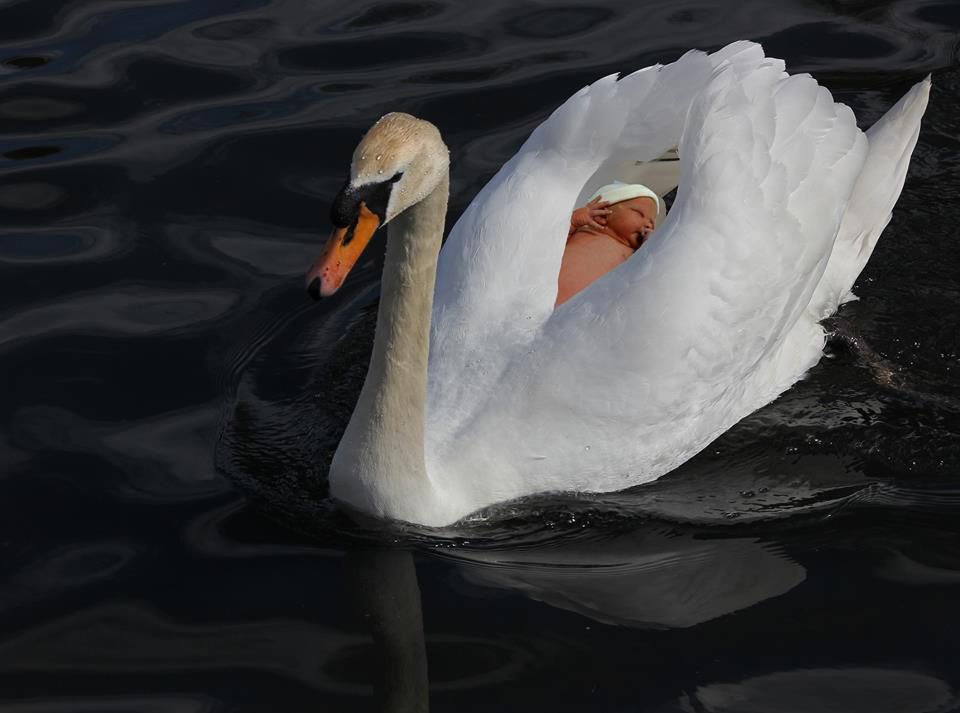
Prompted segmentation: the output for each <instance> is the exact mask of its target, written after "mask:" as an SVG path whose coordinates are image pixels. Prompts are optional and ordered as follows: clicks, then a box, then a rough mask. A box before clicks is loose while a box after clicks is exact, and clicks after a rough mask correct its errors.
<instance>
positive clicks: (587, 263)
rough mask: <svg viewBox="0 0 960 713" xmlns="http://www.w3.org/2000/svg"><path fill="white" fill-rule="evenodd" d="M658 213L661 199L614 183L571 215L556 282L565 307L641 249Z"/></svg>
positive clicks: (635, 185)
mask: <svg viewBox="0 0 960 713" xmlns="http://www.w3.org/2000/svg"><path fill="white" fill-rule="evenodd" d="M659 214H660V198H659V197H658V196H657V194H656V193H654V192H653V191H652V190H650V189H649V188H647V187H646V186H643V185H640V184H639V183H632V184H631V183H620V182H616V183H611V184H609V185H606V186H604V187H603V188H601V189H599V190H598V191H597V192H596V193H594V194H593V196H592V197H591V198H590V200H589V202H588V203H587V204H586V205H585V206H583V207H582V208H577V209H576V210H575V211H573V215H572V216H571V218H570V232H569V234H568V236H567V247H566V249H565V250H564V253H563V261H562V262H561V264H560V277H559V279H558V281H557V302H556V303H557V304H558V305H560V304H563V303H564V302H566V301H567V300H568V299H570V298H571V297H573V296H574V295H575V294H577V293H578V292H579V291H580V290H582V289H583V288H585V287H586V286H587V285H589V284H590V283H591V282H593V281H594V280H596V279H597V278H598V277H601V276H603V275H605V274H607V273H608V272H610V270H612V269H613V268H615V267H616V266H617V265H619V264H620V263H622V262H624V261H625V260H626V259H627V258H629V257H630V256H631V255H633V253H634V252H636V251H637V249H638V248H639V247H640V246H641V245H643V243H644V242H645V241H646V239H647V238H648V237H649V236H650V233H652V232H653V228H654V226H655V224H656V219H657V216H658V215H659Z"/></svg>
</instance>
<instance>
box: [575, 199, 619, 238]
mask: <svg viewBox="0 0 960 713" xmlns="http://www.w3.org/2000/svg"><path fill="white" fill-rule="evenodd" d="M601 198H602V196H597V197H596V198H594V199H593V200H592V201H590V202H589V203H587V204H586V205H585V206H583V207H582V208H577V209H576V210H575V211H573V215H572V216H570V228H571V229H572V230H576V229H577V228H582V227H583V226H585V225H588V226H590V227H591V228H596V229H597V230H600V229H601V228H603V226H605V225H606V224H607V216H608V215H610V213H612V212H613V211H611V210H610V208H609V206H610V204H609V203H608V202H607V201H605V200H601Z"/></svg>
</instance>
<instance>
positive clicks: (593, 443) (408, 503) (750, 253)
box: [307, 42, 930, 526]
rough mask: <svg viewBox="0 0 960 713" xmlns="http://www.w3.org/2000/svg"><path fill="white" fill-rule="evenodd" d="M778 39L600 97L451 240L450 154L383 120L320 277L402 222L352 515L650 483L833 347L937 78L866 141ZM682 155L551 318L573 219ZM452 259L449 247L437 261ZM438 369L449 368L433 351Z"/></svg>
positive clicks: (393, 120) (601, 85) (437, 513)
mask: <svg viewBox="0 0 960 713" xmlns="http://www.w3.org/2000/svg"><path fill="white" fill-rule="evenodd" d="M783 70H784V65H783V62H782V61H780V60H777V59H772V58H767V57H765V56H764V54H763V51H762V48H761V47H760V46H759V45H756V44H753V43H748V42H738V43H734V44H733V45H730V46H728V47H726V48H724V49H723V50H721V51H719V52H716V53H714V54H712V55H706V54H703V53H700V52H690V53H688V54H686V55H684V56H683V57H682V58H681V59H679V60H678V61H676V62H674V63H673V64H670V65H666V66H654V67H648V68H646V69H643V70H640V71H638V72H635V73H633V74H630V75H628V76H626V77H623V78H622V79H619V80H618V79H617V78H616V77H615V76H610V77H605V78H604V79H601V80H599V81H597V82H595V83H594V84H592V85H590V86H588V87H586V88H584V89H583V90H581V91H580V92H578V93H577V94H575V95H574V96H573V97H571V98H570V99H569V100H568V101H567V102H565V103H564V104H563V105H562V106H561V107H559V108H558V109H557V110H556V111H554V113H553V114H552V115H551V116H550V117H549V118H548V119H547V120H546V121H545V122H544V123H543V124H542V125H541V126H539V127H538V128H537V129H536V130H535V131H534V132H533V134H532V135H531V136H530V138H529V139H528V140H527V141H526V143H525V144H524V145H523V147H522V148H521V149H520V150H519V152H518V153H517V155H516V156H514V157H513V158H512V159H511V160H510V161H509V162H508V163H507V164H506V165H505V166H504V167H503V168H502V169H501V170H500V171H499V173H497V175H496V176H495V177H494V178H493V179H492V180H491V181H490V182H489V183H488V184H487V186H486V187H485V188H484V189H483V190H482V191H481V192H480V194H479V195H478V196H477V197H476V199H475V200H474V201H473V203H472V204H471V205H470V207H469V208H468V209H467V210H466V212H465V213H464V214H463V216H462V217H461V218H460V220H459V221H458V222H457V224H456V225H455V226H454V228H453V230H452V231H451V234H450V236H449V239H448V240H447V242H446V244H445V245H444V248H443V250H442V251H440V244H441V239H442V233H443V223H444V214H445V211H446V204H447V194H448V153H447V149H446V146H445V145H444V144H443V142H442V140H441V138H440V135H439V132H438V131H437V129H436V128H435V127H434V126H433V125H432V124H429V123H428V122H425V121H421V120H419V119H415V118H413V117H411V116H409V115H405V114H388V115H387V116H385V117H383V118H382V119H381V120H380V121H378V122H377V123H376V124H375V125H374V126H373V128H372V129H370V131H369V132H368V133H367V135H366V136H365V137H364V138H363V140H362V141H361V143H360V145H359V146H358V148H357V150H356V152H355V153H354V156H353V163H352V166H351V172H350V178H349V181H348V184H347V186H346V187H345V188H344V190H343V191H342V192H341V193H340V194H339V195H338V196H337V198H336V200H335V202H334V209H333V217H334V223H335V224H336V225H337V226H338V228H337V230H336V231H335V232H334V234H333V236H332V237H331V239H330V241H329V242H328V244H327V248H326V249H325V251H324V254H323V255H322V256H321V258H320V259H319V260H318V261H317V263H315V265H314V267H313V268H312V269H311V271H310V273H309V274H308V276H307V281H308V285H310V288H311V291H312V292H314V293H319V294H322V295H328V294H331V293H332V292H334V291H335V290H336V289H337V288H338V287H339V286H340V284H341V283H342V281H343V279H344V277H345V276H346V273H347V272H348V271H349V269H350V267H351V266H352V265H353V263H354V262H355V261H356V259H357V257H358V256H359V254H360V251H361V250H362V249H363V246H364V245H365V244H366V241H367V240H368V239H369V236H370V234H371V233H372V232H373V231H374V230H375V229H376V227H377V226H378V224H381V223H385V222H388V221H389V222H390V229H389V234H388V240H387V254H386V264H385V267H384V273H383V282H382V287H381V301H380V307H379V315H378V323H377V330H376V337H375V342H374V345H373V353H372V356H371V361H370V367H369V370H368V373H367V378H366V381H365V383H364V386H363V390H362V392H361V394H360V397H359V401H358V403H357V405H356V408H355V410H354V412H353V415H352V417H351V419H350V423H349V425H348V427H347V430H346V432H345V434H344V436H343V438H342V440H341V442H340V445H339V447H338V449H337V451H336V454H335V456H334V458H333V461H332V464H331V467H330V488H331V493H332V495H333V497H334V498H335V499H337V500H338V501H340V502H342V503H344V504H346V505H348V506H350V507H352V508H355V509H358V510H361V511H363V512H366V513H369V514H373V515H376V516H379V517H385V518H392V519H398V520H404V521H408V522H413V523H420V524H424V525H431V526H439V525H445V524H449V523H452V522H455V521H456V520H458V519H460V518H462V517H464V516H465V515H467V514H469V513H471V512H473V511H475V510H477V509H480V508H482V507H484V506H487V505H490V504H492V503H496V502H500V501H504V500H508V499H511V498H516V497H519V496H524V495H530V494H533V493H538V492H547V491H593V492H599V491H613V490H620V489H623V488H628V487H631V486H635V485H638V484H641V483H646V482H649V481H651V480H654V479H656V478H658V477H660V476H661V475H663V474H665V473H667V472H668V471H670V470H671V469H673V468H675V467H676V466H678V465H680V464H681V463H683V462H684V461H685V460H687V459H688V458H690V457H691V456H693V455H694V454H696V453H697V452H698V451H700V450H701V449H702V448H704V447H705V446H706V445H707V444H708V443H710V441H711V440H713V439H714V438H716V437H717V436H718V435H719V434H721V433H722V432H723V431H724V430H726V429H728V428H729V427H730V426H732V425H733V424H734V423H736V422H737V421H738V420H740V419H741V418H743V417H744V416H746V415H747V414H749V413H750V412H752V411H754V410H755V409H757V408H759V407H760V406H763V405H764V404H766V403H768V402H769V401H771V400H772V399H773V398H775V397H776V396H777V395H778V394H780V393H781V392H782V391H784V390H785V389H786V388H788V387H789V386H790V385H791V384H793V383H794V382H795V381H796V380H797V379H799V378H800V377H801V376H802V375H803V373H804V372H805V371H806V370H807V369H809V368H810V367H811V366H813V365H814V364H815V363H816V362H817V361H818V360H819V358H820V355H821V349H822V346H823V342H824V332H823V330H822V329H821V327H820V326H819V324H818V320H820V319H822V318H823V317H825V316H827V315H828V314H830V313H831V312H832V311H834V310H835V309H836V308H837V306H838V304H840V303H841V302H843V301H844V300H846V299H849V298H850V288H851V287H852V285H853V282H854V280H855V278H856V277H857V275H858V274H859V272H860V270H861V269H862V268H863V266H864V264H865V263H866V261H867V259H868V258H869V256H870V253H871V251H872V250H873V247H874V245H875V244H876V240H877V238H878V236H879V234H880V232H881V231H882V229H883V228H884V227H885V225H886V224H887V222H888V221H889V218H890V211H891V209H892V207H893V204H894V203H895V201H896V199H897V197H898V196H899V194H900V190H901V188H902V185H903V180H904V176H905V174H906V170H907V165H908V163H909V158H910V155H911V153H912V151H913V147H914V145H915V143H916V140H917V133H918V130H919V123H920V117H921V116H922V114H923V112H924V109H925V107H926V102H927V97H928V95H929V89H930V82H929V79H927V80H925V81H924V82H921V83H920V84H918V85H917V86H915V87H914V88H913V89H912V90H911V91H910V92H909V93H908V94H907V95H906V96H905V97H904V98H903V99H902V100H901V101H900V102H899V103H898V104H897V105H896V106H895V107H894V108H893V109H892V110H891V111H890V112H888V113H887V114H886V115H885V116H884V117H883V118H882V119H881V120H880V121H879V122H878V123H877V124H876V125H875V126H874V127H873V128H872V129H871V130H870V131H869V132H868V133H867V134H866V136H865V135H864V134H863V133H862V132H861V131H860V130H859V129H858V128H857V126H856V122H855V119H854V116H853V113H852V112H851V111H850V109H849V108H848V107H846V106H844V105H842V104H836V103H834V101H833V99H832V97H831V96H830V93H829V92H828V91H827V90H826V89H823V88H822V87H820V86H818V84H817V83H816V82H815V81H814V80H813V79H812V78H811V77H809V76H807V75H797V76H788V75H787V74H785V73H784V71H783ZM678 144H679V153H680V157H681V174H680V175H681V180H680V186H679V191H678V195H677V199H676V202H675V204H674V207H673V209H672V211H671V212H670V214H669V215H668V216H667V219H666V220H665V222H664V223H663V224H662V225H661V227H660V228H659V229H658V230H657V231H656V232H655V233H654V235H653V236H652V237H651V238H650V240H649V241H648V242H647V244H646V245H645V246H644V248H643V249H642V250H640V251H638V252H637V253H636V254H635V255H634V256H633V257H632V258H631V259H630V260H628V261H627V262H625V263H624V264H623V265H621V266H620V267H618V268H617V269H615V270H613V271H612V272H610V273H608V274H607V275H605V276H604V277H603V278H601V279H600V280H598V281H596V282H595V283H593V284H592V285H590V286H589V287H588V288H587V289H586V290H584V291H583V292H581V293H579V294H578V295H576V296H575V297H574V298H573V299H571V300H570V301H569V302H567V303H565V304H564V305H562V306H561V307H560V308H558V309H557V310H556V311H554V309H553V306H554V300H555V297H556V290H557V275H558V271H559V267H560V259H561V256H562V253H563V249H564V241H565V236H566V233H567V225H568V220H569V216H570V211H571V210H572V208H573V207H574V204H575V201H576V200H577V198H578V196H582V195H584V194H585V193H587V192H589V191H590V190H592V189H593V188H594V187H595V186H597V185H600V184H602V183H604V182H606V181H607V180H609V179H610V178H615V177H616V176H611V175H609V170H610V169H609V167H610V166H612V165H615V164H617V163H618V162H620V161H622V159H623V157H624V156H629V157H630V158H631V159H633V160H641V161H643V160H652V159H654V158H656V157H658V156H660V155H662V154H663V153H664V152H665V151H667V150H669V149H670V148H671V147H674V146H677V145H678ZM438 253H439V256H438ZM428 357H429V363H428Z"/></svg>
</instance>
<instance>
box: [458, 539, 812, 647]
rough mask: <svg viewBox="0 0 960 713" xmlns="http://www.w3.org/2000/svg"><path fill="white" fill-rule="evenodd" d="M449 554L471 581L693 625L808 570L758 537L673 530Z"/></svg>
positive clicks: (581, 610)
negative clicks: (532, 547)
mask: <svg viewBox="0 0 960 713" xmlns="http://www.w3.org/2000/svg"><path fill="white" fill-rule="evenodd" d="M457 557H458V558H459V559H460V570H461V572H462V574H463V577H464V578H465V579H466V580H467V581H469V582H471V583H473V584H477V585H481V586H486V587H495V588H500V589H510V590H515V591H517V592H520V593H522V594H524V595H526V596H528V597H530V598H531V599H534V600H536V601H540V602H543V603H545V604H549V605H550V606H553V607H557V608H558V609H565V610H568V611H573V612H577V613H578V614H582V615H583V616H586V617H589V618H590V619H593V620H595V621H598V622H602V623H606V624H618V625H623V626H633V627H656V628H660V627H669V628H675V627H690V626H694V625H695V624H700V623H703V622H706V621H709V620H711V619H715V618H717V617H720V616H723V615H725V614H730V613H732V612H736V611H740V610H743V609H746V608H747V607H750V606H753V605H754V604H757V603H759V602H762V601H764V600H766V599H771V598H773V597H778V596H780V595H782V594H785V593H786V592H788V591H790V590H791V589H793V588H794V587H795V586H797V585H798V584H800V582H802V581H803V580H804V579H805V578H806V570H805V569H804V568H803V566H801V565H799V564H797V563H796V562H794V561H793V560H792V559H790V558H789V556H787V555H786V554H784V553H783V552H781V551H779V550H778V549H777V548H775V547H774V546H771V545H770V544H767V543H764V542H763V541H761V540H758V539H755V538H723V539H721V538H700V537H698V536H696V535H695V534H677V533H675V532H670V533H668V532H649V531H634V532H629V533H625V534H622V535H618V536H616V537H614V538H612V539H609V538H604V539H595V540H589V541H586V542H577V543H574V544H572V545H569V546H567V545H564V546H562V547H558V548H556V549H554V548H540V549H535V550H517V551H503V550H500V551H495V552H469V553H463V552H458V553H457Z"/></svg>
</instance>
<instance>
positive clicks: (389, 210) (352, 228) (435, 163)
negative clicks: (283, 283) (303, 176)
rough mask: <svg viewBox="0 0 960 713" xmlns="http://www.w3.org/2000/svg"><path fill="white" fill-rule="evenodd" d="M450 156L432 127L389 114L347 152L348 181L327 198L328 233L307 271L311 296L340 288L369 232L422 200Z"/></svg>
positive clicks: (444, 172) (444, 171)
mask: <svg viewBox="0 0 960 713" xmlns="http://www.w3.org/2000/svg"><path fill="white" fill-rule="evenodd" d="M449 165H450V155H449V151H448V150H447V147H446V144H444V143H443V139H442V138H440V132H439V131H438V130H437V127H435V126H434V125H433V124H431V123H430V122H429V121H424V120H423V119H418V118H416V117H414V116H411V115H410V114H403V113H400V112H393V113H391V114H387V115H385V116H383V117H382V118H381V119H380V120H379V121H377V123H376V124H374V125H373V126H372V127H371V128H370V130H369V131H368V132H367V133H366V135H365V136H364V137H363V139H361V141H360V144H359V145H358V146H357V148H356V150H355V151H354V152H353V161H352V162H351V164H350V178H349V179H348V180H347V183H346V185H344V187H343V188H342V189H341V190H340V192H339V193H338V194H337V195H336V197H335V198H334V199H333V206H332V208H331V211H330V220H331V222H332V223H333V226H334V230H333V233H332V234H331V236H330V239H329V240H328V241H327V244H326V247H325V248H324V250H323V253H322V254H321V255H320V257H319V258H318V259H317V261H316V262H315V263H314V264H313V266H312V267H311V268H310V270H309V272H307V291H308V292H309V293H310V294H311V296H313V297H315V298H320V297H328V296H330V295H332V294H333V293H334V292H336V291H337V290H338V289H340V286H341V285H342V284H343V281H344V280H345V279H346V277H347V274H348V273H349V272H350V270H351V269H352V268H353V266H354V265H355V264H356V263H357V260H358V259H359V258H360V254H361V253H362V252H363V250H364V248H365V247H366V246H367V244H368V243H369V242H370V239H371V238H372V237H373V233H374V231H376V229H377V228H379V227H380V226H381V225H386V224H387V223H389V222H390V221H391V220H392V219H393V218H395V217H396V216H397V215H399V214H400V213H402V212H403V211H405V210H407V209H408V208H410V207H411V206H414V205H416V204H417V203H419V202H420V201H422V200H423V199H424V198H426V197H427V196H428V195H429V194H430V193H431V192H432V191H433V190H434V189H435V188H436V187H437V186H438V185H439V184H440V182H441V180H442V179H443V178H444V176H446V175H447V171H448V170H449Z"/></svg>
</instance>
